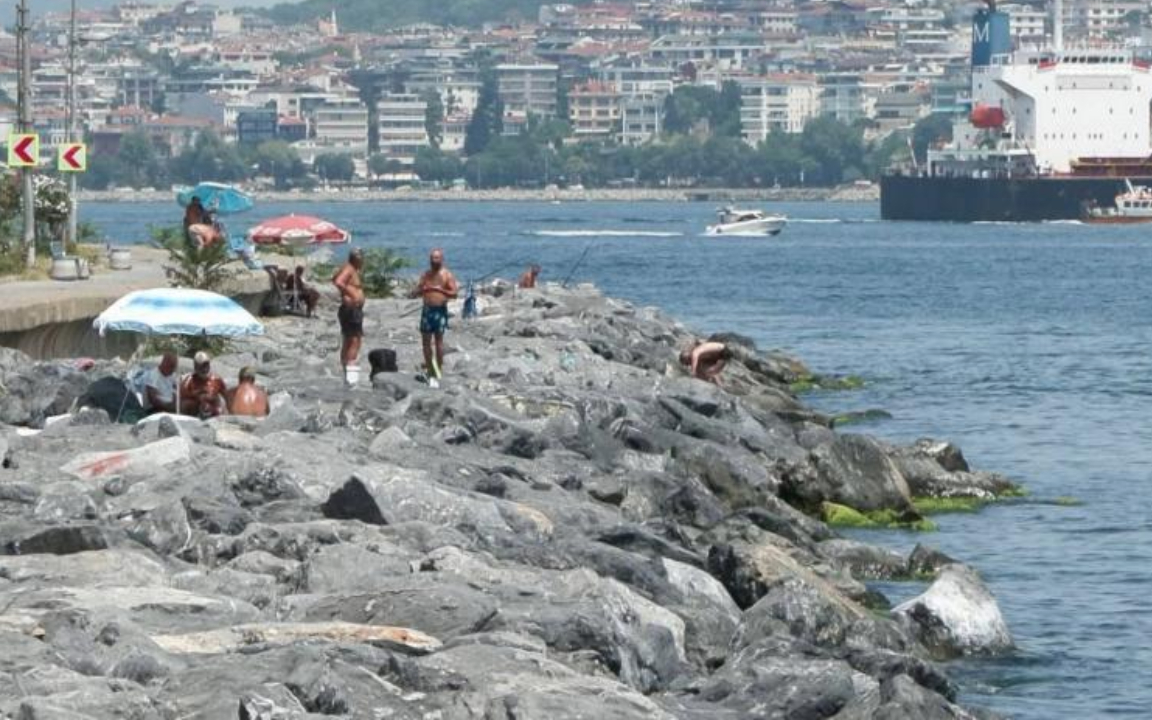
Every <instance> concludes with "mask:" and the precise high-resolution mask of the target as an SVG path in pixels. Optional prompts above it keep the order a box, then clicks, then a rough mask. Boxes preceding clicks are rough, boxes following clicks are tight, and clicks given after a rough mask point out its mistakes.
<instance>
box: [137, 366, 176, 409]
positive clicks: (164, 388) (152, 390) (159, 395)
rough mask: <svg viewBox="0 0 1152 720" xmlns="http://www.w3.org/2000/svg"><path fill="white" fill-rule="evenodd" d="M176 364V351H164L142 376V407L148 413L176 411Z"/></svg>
mask: <svg viewBox="0 0 1152 720" xmlns="http://www.w3.org/2000/svg"><path fill="white" fill-rule="evenodd" d="M176 366H177V358H176V353H174V352H166V353H164V355H163V356H162V357H161V358H160V364H159V365H157V366H156V367H154V368H152V369H151V370H149V371H148V374H147V375H145V376H144V392H143V395H144V409H145V410H146V411H148V412H149V413H161V412H164V413H174V412H176V382H177V380H178V378H177V376H176Z"/></svg>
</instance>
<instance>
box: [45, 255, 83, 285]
mask: <svg viewBox="0 0 1152 720" xmlns="http://www.w3.org/2000/svg"><path fill="white" fill-rule="evenodd" d="M48 277H50V278H52V279H53V280H78V279H79V278H80V267H79V265H77V264H76V258H74V257H62V258H53V260H52V268H51V269H50V270H49V271H48Z"/></svg>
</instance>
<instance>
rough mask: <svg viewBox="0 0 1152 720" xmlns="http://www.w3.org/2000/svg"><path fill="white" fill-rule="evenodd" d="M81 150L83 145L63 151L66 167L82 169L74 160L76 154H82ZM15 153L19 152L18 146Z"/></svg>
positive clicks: (77, 161) (78, 162)
mask: <svg viewBox="0 0 1152 720" xmlns="http://www.w3.org/2000/svg"><path fill="white" fill-rule="evenodd" d="M83 150H84V146H83V145H73V146H72V147H70V148H68V149H67V150H65V151H64V162H66V163H68V165H70V166H71V167H72V168H74V169H76V170H80V169H82V168H83V166H82V165H81V164H80V161H79V160H77V159H76V153H79V152H82V151H83ZM16 152H20V147H19V146H17V147H16Z"/></svg>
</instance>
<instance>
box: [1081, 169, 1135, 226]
mask: <svg viewBox="0 0 1152 720" xmlns="http://www.w3.org/2000/svg"><path fill="white" fill-rule="evenodd" d="M1124 187H1126V188H1127V190H1126V191H1125V192H1122V193H1120V194H1119V195H1117V196H1116V206H1115V207H1100V206H1091V207H1089V208H1088V209H1087V212H1085V213H1084V217H1083V220H1084V222H1086V223H1093V224H1101V225H1106V224H1117V225H1119V224H1126V223H1145V222H1152V190H1150V189H1149V188H1147V187H1144V186H1143V185H1141V186H1140V187H1133V186H1132V182H1131V181H1130V180H1125V181H1124Z"/></svg>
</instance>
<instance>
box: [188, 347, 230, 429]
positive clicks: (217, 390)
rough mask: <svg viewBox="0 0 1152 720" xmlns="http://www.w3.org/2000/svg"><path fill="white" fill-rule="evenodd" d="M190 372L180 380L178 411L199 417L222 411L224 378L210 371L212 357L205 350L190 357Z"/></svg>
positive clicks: (224, 388) (206, 416)
mask: <svg viewBox="0 0 1152 720" xmlns="http://www.w3.org/2000/svg"><path fill="white" fill-rule="evenodd" d="M192 368H193V369H192V374H191V375H188V376H186V377H185V378H184V379H183V380H182V381H181V382H180V412H181V413H183V414H184V415H194V416H196V417H200V418H209V417H216V416H217V415H219V414H221V413H222V412H224V410H225V407H224V393H225V392H227V390H228V388H227V386H226V385H225V384H224V379H223V378H221V377H220V376H219V375H217V374H216V373H214V372H212V358H210V357H208V353H206V352H198V353H196V357H194V358H193V359H192Z"/></svg>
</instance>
